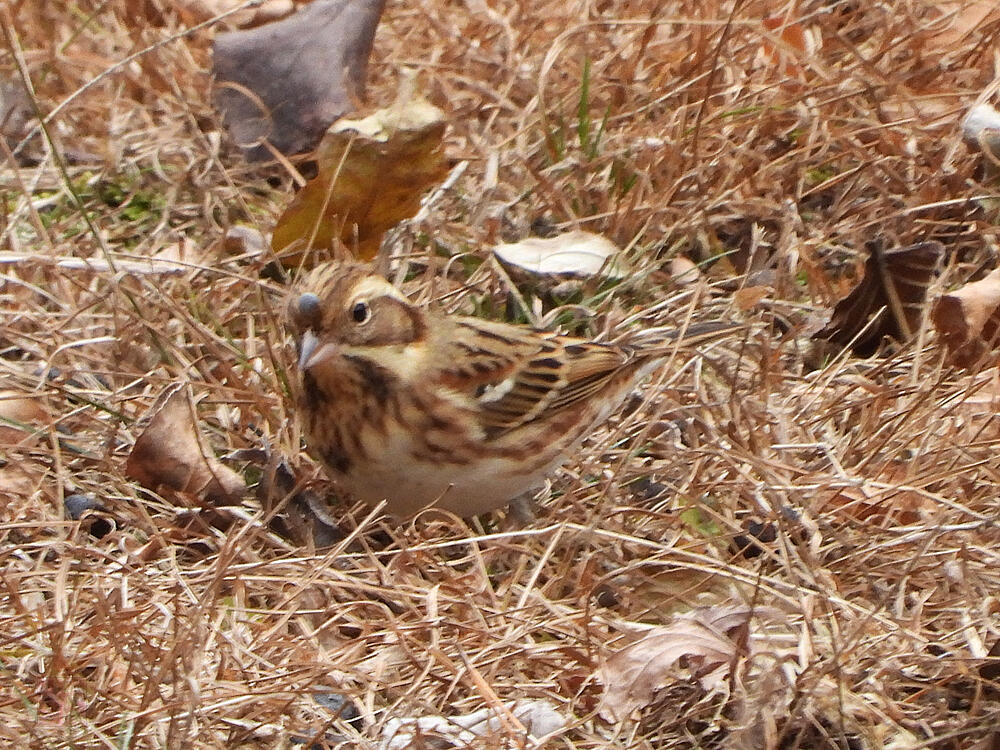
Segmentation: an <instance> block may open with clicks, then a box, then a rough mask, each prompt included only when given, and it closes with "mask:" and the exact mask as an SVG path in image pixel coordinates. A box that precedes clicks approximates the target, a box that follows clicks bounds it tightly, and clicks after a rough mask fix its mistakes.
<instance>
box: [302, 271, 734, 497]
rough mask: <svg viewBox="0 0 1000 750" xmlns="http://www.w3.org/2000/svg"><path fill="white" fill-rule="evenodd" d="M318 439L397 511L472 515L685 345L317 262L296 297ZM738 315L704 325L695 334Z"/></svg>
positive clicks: (341, 467)
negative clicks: (415, 289)
mask: <svg viewBox="0 0 1000 750" xmlns="http://www.w3.org/2000/svg"><path fill="white" fill-rule="evenodd" d="M289 316H290V319H291V321H292V324H293V327H294V328H295V331H296V334H297V336H298V343H299V371H300V372H299V374H300V378H299V393H298V409H299V414H300V415H301V419H302V423H303V427H304V429H305V434H306V441H307V444H308V446H309V449H310V450H311V451H312V452H313V453H314V455H316V456H317V458H319V459H320V460H321V461H322V462H323V464H324V465H325V466H326V468H327V470H328V471H329V473H330V475H331V476H332V477H333V478H334V479H335V480H336V481H337V482H338V483H339V484H340V485H341V486H342V487H343V488H344V489H346V490H347V491H348V492H350V493H351V494H352V495H353V496H354V497H356V498H358V499H360V500H363V501H364V502H366V503H368V504H371V505H375V504H377V503H379V502H381V501H382V500H386V501H387V508H388V511H389V512H390V513H391V514H393V515H396V516H407V515H411V514H413V513H415V512H417V511H419V510H420V509H422V508H425V507H429V506H434V507H439V508H443V509H446V510H450V511H452V512H454V513H457V514H459V515H461V516H471V515H476V514H479V513H484V512H487V511H490V510H494V509H496V508H499V507H502V506H504V505H506V504H507V503H509V502H510V501H511V500H513V499H515V498H517V497H518V496H520V495H522V494H523V493H525V492H527V491H529V490H532V489H534V488H536V487H537V486H539V485H540V484H541V483H542V481H543V480H544V479H545V477H546V476H547V475H548V474H550V473H551V472H552V471H554V470H555V469H556V468H558V467H559V466H560V465H561V464H562V463H563V462H564V461H565V460H566V458H567V457H568V456H569V455H570V453H571V452H572V451H573V450H574V448H575V447H577V446H578V445H579V444H580V443H581V441H582V440H583V439H584V438H585V437H586V436H587V435H588V434H589V433H590V431H591V429H592V428H593V427H594V426H596V425H597V424H599V423H601V422H602V421H604V420H605V419H607V418H608V417H609V416H610V415H611V414H612V413H613V411H614V410H615V409H616V408H618V406H619V405H620V404H621V402H622V401H623V400H624V398H625V396H626V395H627V394H628V393H629V391H630V390H631V388H632V387H633V385H634V384H635V383H636V382H637V381H638V380H639V379H640V378H642V377H643V376H644V375H646V374H648V373H649V372H650V371H651V370H653V369H655V368H656V366H657V365H659V364H660V363H661V362H662V361H663V359H664V358H665V357H666V356H668V355H669V354H670V352H671V351H672V350H673V349H674V348H675V347H676V345H677V344H676V342H672V341H671V339H672V338H673V339H676V338H677V336H676V334H667V335H666V336H664V337H662V338H659V339H658V340H656V341H654V342H651V343H650V344H649V345H643V346H628V345H612V344H600V343H595V342H592V341H587V340H585V339H579V338H572V337H568V336H560V335H557V334H554V333H548V332H544V331H537V330H534V329H532V328H529V327H527V326H517V325H509V324H505V323H494V322H489V321H484V320H479V319H476V318H469V317H461V316H457V315H446V314H444V313H441V312H437V311H433V310H428V309H423V308H420V307H417V306H416V305H414V304H413V303H411V302H410V301H409V300H408V299H407V298H406V297H405V296H404V295H403V294H402V293H401V292H400V291H399V290H397V289H396V288H394V287H393V286H392V285H391V284H389V283H388V282H387V281H386V280H385V279H383V278H381V277H379V276H377V275H374V274H372V273H371V272H370V271H369V270H368V268H367V267H366V266H362V265H357V264H337V265H330V266H324V267H322V268H320V269H317V270H316V271H314V272H312V273H311V274H310V275H309V276H308V277H307V278H306V280H305V282H304V283H303V285H302V286H301V287H300V288H299V290H298V291H297V293H296V295H295V296H294V297H293V298H292V300H291V302H290V303H289ZM734 328H736V326H733V325H730V324H724V323H720V324H712V323H709V324H705V325H702V326H692V327H691V328H690V329H689V330H688V331H686V332H685V334H684V336H683V337H682V343H684V344H685V345H690V344H692V343H698V342H702V341H707V340H710V339H714V338H718V337H719V336H720V335H723V334H725V333H727V332H730V331H731V330H733V329H734Z"/></svg>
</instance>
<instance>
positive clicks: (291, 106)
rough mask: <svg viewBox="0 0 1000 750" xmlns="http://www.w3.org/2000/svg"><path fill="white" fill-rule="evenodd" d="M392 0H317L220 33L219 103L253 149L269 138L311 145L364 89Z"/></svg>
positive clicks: (281, 147) (259, 153) (285, 149)
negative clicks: (378, 32) (380, 26)
mask: <svg viewBox="0 0 1000 750" xmlns="http://www.w3.org/2000/svg"><path fill="white" fill-rule="evenodd" d="M384 7H385V0H315V1H314V2H312V3H310V4H309V5H307V6H306V7H304V8H302V9H301V10H299V11H298V12H297V13H294V14H292V15H291V16H288V17H287V18H284V19H282V20H280V21H277V22H275V23H271V24H266V25H264V26H260V27H258V28H255V29H247V30H244V31H232V32H228V33H225V34H219V36H218V37H217V38H216V40H215V45H214V58H213V72H214V73H215V80H216V84H217V89H216V93H215V100H216V106H217V107H218V109H219V111H220V112H221V113H222V116H223V119H224V121H225V123H226V125H227V126H229V129H230V132H231V133H232V136H233V138H234V139H235V141H236V142H237V143H238V144H240V145H241V146H242V147H243V148H245V149H248V154H247V155H248V157H249V158H251V159H255V160H263V159H267V158H269V157H270V155H271V152H270V151H269V150H268V149H267V148H266V147H264V146H263V145H261V144H262V142H264V141H267V142H268V143H270V144H271V145H272V146H273V147H274V148H276V149H277V150H278V151H280V152H281V153H284V154H295V153H300V152H303V151H309V150H311V149H312V148H313V147H314V146H315V145H316V143H317V142H318V141H319V139H320V137H321V136H322V135H323V132H324V131H325V130H326V129H327V128H328V127H329V126H330V124H331V123H333V122H334V121H336V120H337V118H339V117H341V116H343V115H344V114H345V113H347V112H350V111H352V110H353V109H354V103H355V102H356V101H359V100H360V99H361V98H362V97H363V94H364V87H365V76H366V74H367V69H368V56H369V55H370V54H371V48H372V41H373V39H374V38H375V27H376V26H378V22H379V18H381V16H382V10H383V8H384Z"/></svg>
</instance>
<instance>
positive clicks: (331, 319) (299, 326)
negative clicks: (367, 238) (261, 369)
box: [288, 263, 426, 372]
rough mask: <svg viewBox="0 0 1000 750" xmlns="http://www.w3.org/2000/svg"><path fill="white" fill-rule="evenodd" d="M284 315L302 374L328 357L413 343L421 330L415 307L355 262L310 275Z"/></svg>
mask: <svg viewBox="0 0 1000 750" xmlns="http://www.w3.org/2000/svg"><path fill="white" fill-rule="evenodd" d="M288 317H289V320H290V321H291V324H292V328H293V330H294V332H295V335H296V339H297V343H298V350H299V369H301V370H302V371H304V372H305V371H308V370H310V369H312V368H314V367H316V366H317V365H319V364H321V363H323V362H326V361H328V360H329V359H330V358H331V357H334V356H338V355H341V356H365V355H368V356H371V355H372V354H373V353H374V352H375V351H376V350H377V349H386V348H394V347H395V348H401V347H405V346H407V345H409V344H413V343H416V342H419V341H421V340H422V339H423V337H424V335H425V328H426V326H425V324H424V319H423V313H422V311H421V310H420V309H419V308H418V307H416V306H415V305H414V304H413V303H411V302H410V301H409V300H408V299H407V298H406V297H405V296H404V295H403V294H402V292H400V291H399V290H398V289H396V288H395V287H394V286H392V284H390V283H389V282H388V281H386V280H385V279H384V278H382V277H381V276H378V275H377V274H374V273H372V272H371V271H370V270H369V269H368V268H367V267H366V266H364V265H361V264H357V263H333V264H327V265H324V266H321V267H319V268H317V269H315V270H313V271H312V272H310V273H309V275H308V276H307V277H306V278H305V280H304V281H303V283H302V284H301V285H299V287H298V289H297V291H296V292H295V293H294V294H293V296H292V299H291V300H290V302H289V305H288Z"/></svg>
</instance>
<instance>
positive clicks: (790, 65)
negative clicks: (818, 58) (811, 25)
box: [759, 15, 817, 77]
mask: <svg viewBox="0 0 1000 750" xmlns="http://www.w3.org/2000/svg"><path fill="white" fill-rule="evenodd" d="M763 24H764V28H765V29H767V30H768V31H770V32H774V33H773V34H772V35H771V36H770V38H768V37H765V38H764V42H763V44H762V46H761V50H760V54H759V60H760V61H761V62H762V63H764V64H766V65H771V66H779V65H780V67H779V70H780V71H781V74H782V75H784V76H794V77H798V76H801V75H802V73H803V69H802V66H801V65H799V63H798V62H797V61H798V60H800V59H803V58H805V57H808V56H810V55H813V54H814V53H815V52H816V48H817V41H816V40H817V36H816V35H815V34H813V33H811V32H810V31H809V30H807V29H806V28H805V27H804V26H802V24H800V23H797V22H795V21H792V20H791V19H790V18H788V17H787V16H784V15H783V16H771V17H769V18H765V19H763Z"/></svg>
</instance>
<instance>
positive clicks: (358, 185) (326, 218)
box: [271, 91, 447, 267]
mask: <svg viewBox="0 0 1000 750" xmlns="http://www.w3.org/2000/svg"><path fill="white" fill-rule="evenodd" d="M445 126H446V122H445V119H444V113H443V112H442V111H441V110H440V109H438V108H437V107H435V106H434V105H432V104H430V103H429V102H427V101H426V100H424V99H422V98H419V97H411V96H410V95H409V93H408V92H406V91H404V92H402V94H401V101H398V102H397V103H396V104H394V105H393V106H391V107H389V108H388V109H381V110H379V111H377V112H375V113H374V114H372V115H371V116H370V117H366V118H364V119H362V120H340V121H339V122H337V123H336V124H334V126H333V127H331V128H330V130H329V131H328V132H327V134H326V135H325V136H324V137H323V142H322V143H321V144H320V146H319V151H318V154H317V162H318V168H319V173H318V174H317V176H316V178H315V179H313V180H311V181H310V182H309V183H307V184H306V186H305V187H303V188H302V190H300V191H299V192H298V194H297V195H296V196H295V198H294V199H293V200H292V202H291V204H290V205H289V206H288V208H287V209H285V212H284V213H283V214H282V215H281V218H280V219H278V223H277V225H276V226H275V228H274V237H273V239H272V241H271V246H272V247H273V248H274V251H275V253H277V254H279V256H280V257H281V261H282V263H283V264H284V265H285V266H289V267H290V266H296V265H299V261H300V259H301V257H302V253H303V252H304V251H306V250H308V249H310V248H330V247H334V246H335V245H336V244H338V243H339V244H342V245H343V246H345V247H347V248H351V249H354V248H355V243H356V249H357V255H358V257H360V258H363V259H366V260H367V259H371V258H373V257H374V256H375V253H376V252H377V251H378V248H379V245H380V244H381V242H382V235H383V234H384V233H385V232H386V230H388V229H390V228H392V227H393V226H395V225H396V224H398V223H399V222H401V221H403V220H404V219H409V218H410V217H412V216H413V215H414V214H416V213H417V211H418V210H419V209H420V198H421V196H422V195H423V193H424V191H425V190H426V189H427V188H429V187H430V186H432V185H435V184H437V183H438V182H440V181H441V180H442V179H443V178H444V177H445V175H446V174H447V163H446V161H445V158H444V155H443V154H442V152H441V148H440V146H441V139H442V137H443V136H444V131H445Z"/></svg>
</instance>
